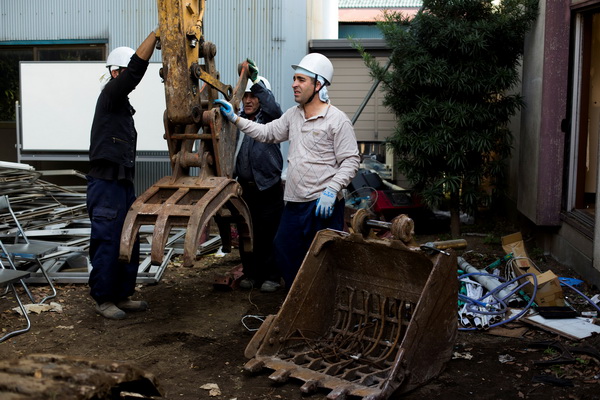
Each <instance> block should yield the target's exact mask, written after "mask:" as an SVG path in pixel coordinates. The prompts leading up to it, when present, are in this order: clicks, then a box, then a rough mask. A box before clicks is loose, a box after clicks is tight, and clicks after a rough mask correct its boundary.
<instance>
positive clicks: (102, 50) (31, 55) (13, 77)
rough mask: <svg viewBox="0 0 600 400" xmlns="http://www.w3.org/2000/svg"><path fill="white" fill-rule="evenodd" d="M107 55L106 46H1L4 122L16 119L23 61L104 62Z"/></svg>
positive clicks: (1, 112) (0, 116) (0, 93)
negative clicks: (21, 62)
mask: <svg viewBox="0 0 600 400" xmlns="http://www.w3.org/2000/svg"><path fill="white" fill-rule="evenodd" d="M105 58H106V46H105V45H104V44H102V45H97V44H93V45H47V46H19V45H10V46H2V45H0V71H2V75H3V79H0V121H14V120H15V119H16V118H15V101H17V100H19V62H20V61H101V60H104V59H105Z"/></svg>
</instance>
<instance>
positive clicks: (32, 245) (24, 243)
mask: <svg viewBox="0 0 600 400" xmlns="http://www.w3.org/2000/svg"><path fill="white" fill-rule="evenodd" d="M5 210H7V211H8V212H9V214H10V216H11V217H12V219H13V221H14V225H15V227H16V231H15V237H14V243H7V242H6V241H5V242H3V241H1V240H0V250H1V251H0V257H2V258H5V259H6V260H7V261H8V262H9V264H10V266H11V267H12V269H14V270H21V271H28V272H31V273H33V272H36V271H37V270H40V272H41V273H42V275H43V276H44V278H45V279H46V281H48V284H49V285H50V289H51V291H52V293H51V294H49V295H48V296H46V297H44V298H42V299H41V300H40V301H35V299H34V296H33V294H32V293H31V291H30V290H29V288H28V287H27V285H26V284H25V283H24V282H23V286H24V288H25V291H26V292H27V295H28V296H29V298H30V299H31V301H32V302H34V303H37V304H42V303H43V302H45V301H46V300H48V299H52V298H54V297H56V288H55V287H54V284H53V283H52V280H51V279H50V277H49V276H48V273H47V272H46V270H45V269H44V266H43V264H42V261H41V258H42V257H44V256H46V255H48V254H50V253H53V252H55V251H56V250H57V249H58V244H57V243H52V242H45V241H39V240H36V241H30V240H29V239H28V238H27V235H26V234H25V231H24V230H23V227H22V226H21V224H20V223H19V220H18V219H17V216H16V214H15V213H14V211H13V210H12V208H11V206H10V201H9V199H8V196H6V195H4V196H0V213H2V212H4V211H5ZM19 261H22V264H19V265H17V262H19ZM31 265H33V266H31Z"/></svg>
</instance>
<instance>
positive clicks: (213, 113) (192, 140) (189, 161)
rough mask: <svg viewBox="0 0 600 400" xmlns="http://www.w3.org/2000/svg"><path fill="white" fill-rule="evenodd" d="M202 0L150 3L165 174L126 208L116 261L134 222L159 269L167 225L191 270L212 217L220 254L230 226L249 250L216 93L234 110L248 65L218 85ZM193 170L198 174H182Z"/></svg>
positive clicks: (232, 131)
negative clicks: (180, 238) (148, 233)
mask: <svg viewBox="0 0 600 400" xmlns="http://www.w3.org/2000/svg"><path fill="white" fill-rule="evenodd" d="M204 10H205V0H195V1H189V2H182V1H178V0H158V13H159V16H158V17H159V27H160V28H159V32H157V37H158V38H159V45H160V49H161V51H162V63H163V66H162V68H161V70H160V74H161V78H162V79H163V81H164V85H165V98H166V111H165V114H164V125H165V136H164V137H165V139H166V141H167V147H168V150H169V157H170V161H171V168H172V175H171V176H166V177H164V178H162V179H160V180H159V181H158V182H156V183H155V184H154V185H153V186H151V187H150V188H149V189H148V190H146V192H145V193H143V194H142V195H140V196H139V197H138V199H137V200H136V201H135V203H134V204H133V205H132V207H131V208H130V210H129V212H128V214H127V217H126V219H125V223H124V226H123V232H122V235H121V248H120V252H119V257H120V259H122V260H129V259H130V257H131V252H132V248H133V245H134V242H135V241H136V239H137V236H138V233H139V229H140V227H141V226H142V225H153V226H154V229H153V236H152V249H151V261H152V263H153V264H160V263H161V262H162V258H163V255H164V248H165V245H166V242H167V240H168V236H169V233H170V231H171V229H172V228H173V227H185V228H186V237H185V242H184V249H183V251H184V252H183V264H184V265H185V266H191V265H192V264H193V262H194V261H195V259H196V253H197V249H198V246H199V244H200V243H199V241H200V238H201V236H202V233H203V232H204V230H205V229H206V227H207V224H208V222H209V221H210V220H211V218H213V217H214V220H215V222H216V223H217V226H218V228H219V232H220V234H221V240H222V245H223V250H224V251H226V252H227V251H229V250H230V248H231V229H230V226H231V224H236V225H237V230H238V234H239V241H240V246H241V247H243V248H245V249H247V250H248V251H251V250H252V236H251V232H252V229H251V220H250V213H249V211H248V207H247V205H246V203H245V202H244V201H243V200H242V199H241V197H240V195H241V187H240V185H239V184H238V183H237V182H236V181H235V180H233V179H232V177H233V170H234V157H235V148H236V142H237V129H236V128H235V126H233V125H232V124H230V123H229V122H227V121H226V120H224V119H223V117H222V116H221V114H220V112H219V109H218V108H217V107H214V105H213V101H214V100H215V99H217V98H218V94H219V93H222V94H223V96H224V97H225V98H226V99H227V100H228V101H229V102H231V103H232V104H233V105H234V107H235V108H236V111H237V107H238V106H239V104H240V101H241V99H242V96H243V95H244V90H245V88H246V82H247V79H248V64H247V63H246V62H244V63H243V64H241V65H240V66H239V68H238V72H239V74H240V78H239V80H238V82H237V85H236V86H235V88H232V87H231V86H229V85H225V84H223V83H221V82H220V81H219V73H218V72H217V69H216V67H215V60H214V58H215V55H216V46H215V45H214V44H213V43H210V42H207V41H205V40H204V37H203V35H202V23H203V16H204ZM193 167H197V168H199V171H200V172H199V175H198V176H191V175H190V169H191V168H193Z"/></svg>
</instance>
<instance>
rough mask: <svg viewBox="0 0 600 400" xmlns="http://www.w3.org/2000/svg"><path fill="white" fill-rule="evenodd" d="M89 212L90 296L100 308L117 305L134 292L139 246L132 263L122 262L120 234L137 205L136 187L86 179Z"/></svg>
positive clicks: (134, 248) (134, 247)
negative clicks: (132, 208)
mask: <svg viewBox="0 0 600 400" xmlns="http://www.w3.org/2000/svg"><path fill="white" fill-rule="evenodd" d="M87 180H88V185H87V209H88V214H89V217H90V220H91V222H92V233H91V238H90V250H89V253H90V260H91V263H92V271H91V272H90V278H89V285H90V295H91V296H92V298H93V299H94V300H96V302H97V303H98V304H102V303H105V302H113V303H118V302H119V301H121V300H125V299H127V298H128V297H129V296H131V295H132V294H133V292H134V291H135V280H136V277H137V270H138V267H139V264H140V263H139V257H140V244H139V240H136V241H135V244H134V246H133V250H132V252H131V260H130V262H129V263H124V262H120V261H119V247H120V244H121V231H122V230H123V222H124V221H125V216H126V215H127V211H128V210H129V207H130V206H131V204H133V202H134V201H135V192H134V188H133V183H131V182H129V181H125V180H120V181H112V180H105V179H99V178H92V177H90V176H88V177H87Z"/></svg>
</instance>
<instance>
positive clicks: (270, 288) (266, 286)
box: [260, 281, 281, 293]
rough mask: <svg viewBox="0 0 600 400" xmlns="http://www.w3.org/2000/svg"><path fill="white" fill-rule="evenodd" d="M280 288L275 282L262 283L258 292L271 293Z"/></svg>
mask: <svg viewBox="0 0 600 400" xmlns="http://www.w3.org/2000/svg"><path fill="white" fill-rule="evenodd" d="M280 287H281V285H280V284H279V283H277V282H273V281H264V282H263V284H262V285H261V286H260V291H261V292H265V293H273V292H275V291H277V290H278V289H279V288H280Z"/></svg>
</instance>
